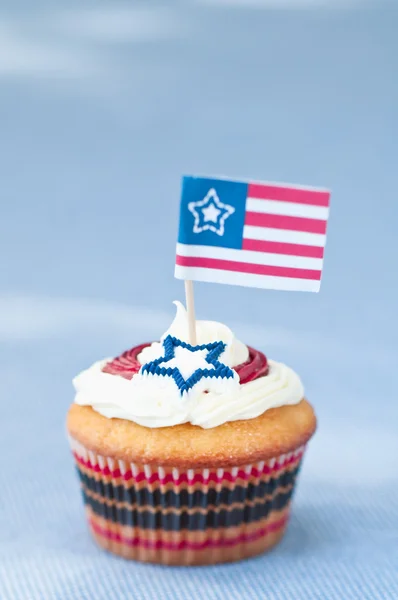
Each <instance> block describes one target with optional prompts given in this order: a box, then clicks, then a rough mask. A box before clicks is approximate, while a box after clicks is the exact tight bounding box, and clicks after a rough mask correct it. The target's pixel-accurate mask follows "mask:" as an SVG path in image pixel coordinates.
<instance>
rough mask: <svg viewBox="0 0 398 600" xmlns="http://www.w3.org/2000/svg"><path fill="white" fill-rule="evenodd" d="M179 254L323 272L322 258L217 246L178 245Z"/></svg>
mask: <svg viewBox="0 0 398 600" xmlns="http://www.w3.org/2000/svg"><path fill="white" fill-rule="evenodd" d="M177 254H179V255H180V256H193V257H196V258H217V259H221V260H234V261H238V262H247V263H251V264H254V265H269V266H270V267H292V268H295V269H315V270H318V271H321V270H322V264H323V259H322V258H308V257H306V256H290V255H288V254H271V253H268V252H255V251H254V250H236V249H234V248H219V247H217V246H194V245H192V246H191V245H187V244H177Z"/></svg>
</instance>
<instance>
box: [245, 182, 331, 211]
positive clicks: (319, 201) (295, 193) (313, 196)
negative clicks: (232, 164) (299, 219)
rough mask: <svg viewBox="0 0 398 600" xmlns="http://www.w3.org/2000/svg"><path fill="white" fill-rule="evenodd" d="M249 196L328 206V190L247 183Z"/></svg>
mask: <svg viewBox="0 0 398 600" xmlns="http://www.w3.org/2000/svg"><path fill="white" fill-rule="evenodd" d="M247 195H248V197H249V198H259V199H260V200H279V201H280V202H294V203H296V204H308V205H310V206H329V198H330V192H326V191H317V190H302V189H298V188H289V187H283V186H279V185H263V184H261V183H249V189H248V192H247Z"/></svg>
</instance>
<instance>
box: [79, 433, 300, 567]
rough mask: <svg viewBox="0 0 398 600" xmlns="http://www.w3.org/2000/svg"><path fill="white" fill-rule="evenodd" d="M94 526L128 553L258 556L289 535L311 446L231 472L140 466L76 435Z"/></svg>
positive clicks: (105, 542)
mask: <svg viewBox="0 0 398 600" xmlns="http://www.w3.org/2000/svg"><path fill="white" fill-rule="evenodd" d="M70 443H71V448H72V452H73V455H74V458H75V462H76V467H77V471H78V474H79V478H80V483H81V488H82V494H83V500H84V503H85V507H86V514H87V518H88V523H89V528H90V530H91V533H92V535H93V537H94V538H95V540H96V541H97V542H98V544H99V545H100V546H101V547H103V548H105V549H106V550H109V551H111V552H114V553H116V554H119V555H121V556H124V557H125V558H129V559H135V560H140V561H145V562H155V563H162V564H174V565H190V564H191V565H192V564H213V563H217V562H228V561H233V560H239V559H242V558H247V557H249V556H253V555H255V554H258V553H260V552H263V551H265V550H267V549H269V548H271V547H272V546H274V545H275V544H276V543H277V542H278V541H279V540H280V538H281V537H282V535H283V533H284V531H285V528H286V524H287V520H288V516H289V510H290V502H291V498H292V495H293V491H294V487H295V483H296V479H297V475H298V472H299V469H300V465H301V461H302V457H303V454H304V450H305V447H304V446H301V447H299V448H297V449H296V450H294V451H293V452H289V453H288V454H284V455H282V456H278V457H275V458H272V459H270V460H268V461H261V462H258V463H254V464H250V465H246V466H239V467H238V466H236V467H232V468H231V467H228V468H226V469H222V468H218V469H211V468H209V469H185V470H183V469H177V468H166V467H164V468H163V467H161V466H159V467H154V466H150V465H145V464H144V465H138V464H134V463H126V462H125V461H122V460H115V459H113V458H111V457H106V456H102V455H99V454H96V453H95V452H92V451H90V450H88V449H87V448H85V447H84V446H82V445H81V444H80V443H79V442H77V441H76V440H74V439H73V438H70Z"/></svg>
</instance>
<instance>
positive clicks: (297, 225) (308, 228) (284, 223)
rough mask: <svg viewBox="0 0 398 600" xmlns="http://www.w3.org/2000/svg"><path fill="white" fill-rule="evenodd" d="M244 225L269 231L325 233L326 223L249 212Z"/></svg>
mask: <svg viewBox="0 0 398 600" xmlns="http://www.w3.org/2000/svg"><path fill="white" fill-rule="evenodd" d="M245 225H253V226H254V227H269V228H270V229H288V230H289V231H304V232H306V233H323V234H324V233H326V221H325V220H324V219H308V218H306V217H286V216H284V215H269V214H266V213H256V212H250V211H248V212H247V213H246V217H245Z"/></svg>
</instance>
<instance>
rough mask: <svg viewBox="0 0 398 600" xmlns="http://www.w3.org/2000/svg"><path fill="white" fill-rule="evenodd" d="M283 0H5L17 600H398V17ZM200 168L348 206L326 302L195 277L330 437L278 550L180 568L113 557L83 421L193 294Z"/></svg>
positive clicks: (5, 489) (2, 78) (213, 309)
mask: <svg viewBox="0 0 398 600" xmlns="http://www.w3.org/2000/svg"><path fill="white" fill-rule="evenodd" d="M275 4H276V2H274V1H273V0H257V1H255V0H247V2H243V0H242V1H239V0H234V1H233V0H230V1H229V2H227V0H224V1H222V0H207V1H206V2H205V1H204V0H203V1H199V0H198V1H197V2H168V3H164V4H160V3H156V2H151V3H138V2H137V3H135V2H129V3H122V2H112V3H109V2H105V1H98V2H96V3H92V2H88V1H85V0H84V1H82V0H68V2H67V1H66V0H61V1H60V2H57V3H53V2H46V1H44V0H37V1H36V2H35V3H32V2H30V1H28V0H21V1H19V2H11V0H8V1H6V0H3V2H2V3H1V6H0V86H1V88H0V114H1V135H0V169H1V177H0V190H1V191H0V194H1V196H0V197H1V212H0V273H1V277H0V464H1V469H0V599H1V600H43V599H44V600H74V599H83V600H93V599H95V600H97V599H98V600H124V599H131V598H134V599H137V600H141V599H152V598H159V599H161V600H169V599H170V600H171V599H173V598H174V599H177V600H182V599H184V600H185V599H186V598H192V599H194V600H202V599H203V600H204V599H206V600H215V599H217V600H219V599H221V598H243V599H251V598H253V599H255V598H256V599H257V598H261V599H262V598H264V599H266V600H313V599H327V600H352V599H355V600H381V599H382V600H384V599H389V600H390V599H391V600H394V599H396V598H398V502H397V495H398V468H397V456H398V434H397V432H398V427H397V425H398V402H397V389H398V388H397V383H398V382H397V359H398V353H397V339H398V331H397V327H398V325H397V317H396V311H397V306H398V301H397V280H396V260H397V233H396V232H397V221H398V209H397V206H398V205H397V199H396V156H397V141H396V140H397V137H398V136H397V134H398V130H397V123H398V119H397V98H398V80H397V77H396V74H397V67H398V64H397V61H398V42H397V36H396V31H397V22H398V21H397V18H398V14H397V6H396V3H395V2H388V1H386V0H377V1H376V0H375V1H374V2H371V1H370V2H361V1H360V0H357V1H354V0H346V1H344V0H335V1H332V0H323V2H319V3H317V2H316V1H315V0H313V1H310V0H289V1H288V0H284V2H283V3H282V2H281V1H280V2H279V6H281V4H283V6H284V8H280V9H279V10H275ZM318 4H319V5H321V4H322V6H323V8H322V9H321V8H317V5H318ZM182 173H209V174H211V173H225V174H227V175H230V176H231V177H236V178H238V179H239V178H248V179H260V180H271V181H272V180H273V181H287V182H294V183H302V184H309V185H311V184H312V185H314V186H325V187H330V188H331V189H332V207H331V217H330V223H329V228H328V243H327V248H326V257H325V269H324V277H323V282H322V288H321V292H320V294H304V293H303V294H300V293H288V292H272V291H269V292H268V291H264V290H256V289H249V288H248V289H246V288H231V287H229V286H221V285H219V286H217V285H210V284H197V285H195V290H196V305H197V312H198V316H199V317H200V318H207V319H214V320H222V321H225V322H227V323H228V324H230V325H231V326H232V327H233V328H234V329H235V331H236V333H237V335H238V336H239V338H241V339H243V340H245V341H246V342H247V343H249V344H252V345H254V346H258V347H259V348H261V349H263V350H264V351H265V352H266V353H267V354H268V355H269V356H271V357H273V358H275V359H280V360H283V361H285V362H287V363H289V364H291V365H292V366H293V367H294V368H295V369H296V370H298V371H299V373H300V374H301V375H302V378H303V381H304V384H305V387H306V390H307V394H308V398H309V399H310V400H311V401H312V403H313V404H314V406H315V408H316V411H317V414H318V417H319V430H318V432H317V434H316V436H315V438H314V440H313V442H312V443H311V444H310V447H309V452H308V456H307V458H306V459H305V462H304V466H303V470H302V473H301V480H300V481H299V488H298V492H297V495H296V497H295V500H294V510H293V516H292V520H291V523H290V526H289V530H288V533H287V535H286V537H285V539H284V540H283V542H282V543H281V545H280V546H279V547H278V548H277V549H275V550H274V551H273V552H272V553H270V554H269V555H267V556H263V557H259V558H256V559H253V560H249V561H247V562H242V563H240V564H232V565H227V566H218V567H212V568H196V569H195V568H192V569H184V570H178V569H172V568H161V567H155V566H145V565H139V564H133V563H128V562H125V561H123V560H121V559H118V558H114V557H112V556H109V555H106V554H105V553H103V552H101V551H100V550H98V549H97V548H96V546H95V545H94V544H93V542H92V541H91V539H90V537H89V535H88V532H87V529H86V526H85V522H84V516H83V509H82V504H81V499H80V495H79V487H78V483H77V479H76V476H75V473H74V469H73V465H72V460H71V457H70V453H69V449H68V446H67V442H66V436H65V415H66V412H67V409H68V406H69V404H70V402H71V400H72V397H73V392H72V387H71V383H70V382H71V379H72V377H73V376H74V375H75V374H76V373H77V372H78V371H80V370H81V369H82V368H84V367H85V366H88V365H89V364H91V363H92V362H93V361H94V360H96V359H98V358H101V357H106V356H110V355H114V354H116V353H118V352H120V351H121V350H123V349H125V348H127V347H130V346H131V345H133V344H135V343H137V342H141V341H145V340H151V339H155V338H158V337H159V334H161V333H162V332H163V331H165V329H166V328H167V327H168V325H169V323H170V321H171V319H172V317H173V307H172V304H171V302H172V300H174V299H176V298H179V299H182V298H183V286H182V283H181V282H180V281H176V280H174V279H173V269H174V252H175V242H176V237H177V230H178V204H179V192H180V176H181V174H182ZM154 215H156V218H153V217H154ZM149 224H150V225H149Z"/></svg>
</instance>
